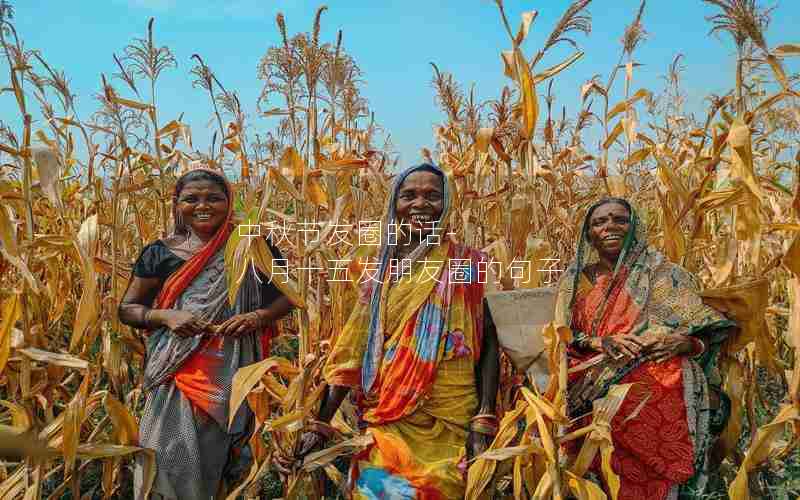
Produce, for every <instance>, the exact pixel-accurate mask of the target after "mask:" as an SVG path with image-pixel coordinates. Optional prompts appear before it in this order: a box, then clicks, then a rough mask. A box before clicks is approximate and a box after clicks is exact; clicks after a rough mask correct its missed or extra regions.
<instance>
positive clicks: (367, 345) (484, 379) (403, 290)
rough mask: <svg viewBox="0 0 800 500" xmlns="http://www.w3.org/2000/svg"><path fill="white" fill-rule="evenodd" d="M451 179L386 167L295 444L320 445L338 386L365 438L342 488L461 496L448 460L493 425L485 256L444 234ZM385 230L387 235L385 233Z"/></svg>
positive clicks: (367, 495)
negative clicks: (378, 216) (384, 199)
mask: <svg viewBox="0 0 800 500" xmlns="http://www.w3.org/2000/svg"><path fill="white" fill-rule="evenodd" d="M454 196H455V191H454V187H453V185H452V184H451V182H450V181H449V179H448V178H447V176H446V175H445V174H444V173H443V172H442V171H441V170H440V169H439V168H438V167H435V166H433V165H429V164H423V165H420V166H416V167H413V168H410V169H408V170H406V171H404V172H403V173H401V174H399V175H398V176H397V178H396V179H395V182H394V186H393V188H392V192H391V196H390V199H389V204H388V209H387V215H386V217H385V220H384V226H383V230H384V234H383V241H382V245H381V246H380V248H378V249H377V254H376V255H375V254H373V259H374V257H377V272H375V273H374V276H370V277H369V278H368V279H366V278H365V279H362V280H361V281H362V288H361V294H360V299H359V300H358V303H357V304H356V306H355V309H354V310H353V312H352V314H351V316H350V318H349V320H348V322H347V324H346V326H345V328H344V330H343V331H342V332H341V333H340V334H339V335H338V337H337V338H336V341H335V345H334V346H333V349H332V352H331V353H330V355H329V357H328V361H327V365H326V366H325V369H324V375H325V379H326V381H327V382H328V384H329V388H328V393H327V397H326V398H325V400H324V401H323V403H322V407H321V409H320V412H319V420H318V421H315V422H313V423H312V424H311V426H310V430H309V431H308V432H306V433H305V434H304V435H303V436H302V438H301V443H300V448H299V453H298V456H300V457H302V456H304V455H305V454H307V453H308V452H309V451H310V450H312V449H314V448H318V447H320V446H322V444H323V443H324V441H325V440H326V438H327V437H329V436H330V428H329V426H328V425H327V422H329V421H330V420H331V418H332V417H333V416H334V413H336V410H337V409H338V408H339V405H340V404H341V402H342V400H343V399H344V397H345V395H346V394H347V393H348V391H350V390H354V391H356V393H357V397H356V398H355V399H356V401H357V404H358V408H359V414H360V418H361V419H362V420H363V422H362V424H363V425H364V426H366V431H367V432H368V433H369V434H371V435H372V437H373V438H374V444H373V445H372V446H371V447H370V448H368V449H367V450H365V451H364V452H362V453H361V454H359V455H357V456H355V457H354V458H353V461H352V467H351V471H350V487H351V489H352V495H353V498H356V499H361V498H364V499H371V498H398V499H400V498H406V499H412V498H413V499H446V498H463V496H464V483H465V481H464V476H463V473H462V470H463V469H459V464H460V463H461V462H462V460H463V459H465V458H469V457H471V456H474V455H475V454H477V453H480V452H482V451H483V450H485V449H486V448H487V447H488V444H489V443H490V442H491V436H492V435H493V434H494V433H495V432H496V431H497V418H496V417H495V398H496V393H497V379H498V366H499V365H498V363H499V361H498V351H497V337H496V333H495V331H494V327H493V326H492V324H491V320H490V319H489V317H488V312H486V311H485V310H484V302H483V290H484V287H483V282H485V280H484V279H481V278H482V277H485V269H483V264H480V263H481V262H485V258H486V256H485V255H484V254H481V253H480V252H478V251H477V250H474V249H471V248H468V247H465V246H462V245H458V244H455V243H453V242H452V241H451V240H450V239H449V238H448V236H447V234H446V233H447V220H448V216H449V215H450V210H451V207H452V206H453V197H454ZM394 232H396V235H397V239H396V240H394V239H393V233H394Z"/></svg>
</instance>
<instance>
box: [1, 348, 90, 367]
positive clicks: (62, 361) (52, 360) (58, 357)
mask: <svg viewBox="0 0 800 500" xmlns="http://www.w3.org/2000/svg"><path fill="white" fill-rule="evenodd" d="M16 352H18V353H20V354H22V355H23V356H25V357H27V358H30V359H32V360H33V361H39V362H41V363H48V364H51V365H55V366H63V367H65V368H75V369H77V370H87V369H88V368H89V362H88V361H86V360H84V359H81V358H79V357H77V356H73V355H72V354H66V353H61V352H49V351H43V350H41V349H37V348H35V347H27V348H25V349H17V351H16ZM0 371H1V370H0Z"/></svg>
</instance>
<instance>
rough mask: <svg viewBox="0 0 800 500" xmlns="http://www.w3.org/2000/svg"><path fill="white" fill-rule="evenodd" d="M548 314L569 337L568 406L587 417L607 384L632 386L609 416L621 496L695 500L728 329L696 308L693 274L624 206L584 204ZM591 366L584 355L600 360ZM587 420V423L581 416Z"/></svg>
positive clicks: (720, 399) (715, 416)
mask: <svg viewBox="0 0 800 500" xmlns="http://www.w3.org/2000/svg"><path fill="white" fill-rule="evenodd" d="M556 317H557V318H558V319H559V320H560V321H562V322H563V324H567V325H570V326H571V328H572V330H573V333H574V338H575V341H574V343H573V345H572V346H571V348H570V352H569V358H570V364H571V366H573V367H576V366H577V365H582V366H583V367H586V366H589V365H592V366H590V367H589V368H585V369H582V370H580V371H578V372H577V373H574V374H572V376H571V378H570V384H569V410H570V414H571V415H572V416H573V417H577V416H581V415H586V414H590V413H591V411H592V402H593V401H594V400H596V399H598V398H600V397H603V396H605V394H606V392H607V391H608V388H609V387H610V386H611V385H612V384H634V385H633V386H632V388H631V389H630V390H629V392H628V396H627V398H626V399H625V401H624V403H623V404H622V407H621V408H620V410H619V412H618V413H617V415H616V417H615V418H614V420H613V421H612V438H613V442H614V453H613V457H612V468H613V469H614V472H616V473H617V474H618V475H619V478H620V483H621V487H620V491H619V499H621V500H634V499H642V500H644V499H647V500H663V499H676V498H679V496H680V497H681V498H697V497H698V496H700V495H701V493H702V492H703V490H704V488H705V486H706V483H707V479H708V478H707V463H706V462H707V456H708V450H709V445H710V443H711V442H712V438H713V436H714V434H715V433H718V432H720V431H721V430H722V427H723V425H724V422H725V420H726V418H727V415H726V409H727V408H729V404H726V403H728V400H727V398H726V397H725V396H724V394H723V393H722V392H721V391H720V390H719V379H718V376H717V375H716V371H715V368H714V362H715V357H716V354H717V353H718V351H719V346H720V344H721V342H722V341H723V340H724V339H725V338H726V336H727V334H728V332H729V331H730V329H731V328H733V327H734V326H735V325H734V323H732V322H731V321H729V320H727V319H726V318H725V317H724V316H722V315H721V314H719V313H718V312H716V311H715V310H713V309H711V308H710V307H708V306H706V305H704V304H703V302H702V301H701V299H700V297H699V288H698V285H697V282H696V280H695V279H694V277H693V276H692V275H691V274H689V273H688V272H687V271H686V270H685V269H683V268H681V267H680V266H677V265H675V264H672V263H670V262H669V261H668V260H667V259H666V258H665V257H664V256H663V255H662V254H660V253H659V252H657V251H655V250H653V249H652V248H650V247H649V246H648V245H647V240H646V236H645V231H644V229H643V228H642V227H641V224H640V222H639V219H638V217H637V216H636V213H635V211H634V210H633V208H632V207H631V205H630V204H629V203H628V202H627V201H626V200H624V199H619V198H607V199H603V200H601V201H599V202H598V203H596V204H594V205H593V206H592V207H590V208H589V210H588V211H587V214H586V218H585V220H584V224H583V228H582V230H581V235H580V241H579V244H578V249H577V252H576V257H575V261H574V262H573V263H572V264H571V265H570V267H569V268H568V269H567V271H566V272H565V273H564V276H562V279H561V281H560V283H559V293H558V300H557V306H556ZM598 354H602V355H603V357H602V362H600V364H596V363H595V364H593V363H591V362H588V361H589V360H590V359H592V358H594V360H598V359H601V358H599V357H598ZM587 423H588V422H587Z"/></svg>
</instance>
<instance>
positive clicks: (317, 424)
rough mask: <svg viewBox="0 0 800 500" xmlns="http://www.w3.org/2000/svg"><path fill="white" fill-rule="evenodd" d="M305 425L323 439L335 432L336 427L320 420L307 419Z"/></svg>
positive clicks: (328, 437) (330, 436)
mask: <svg viewBox="0 0 800 500" xmlns="http://www.w3.org/2000/svg"><path fill="white" fill-rule="evenodd" d="M306 427H308V430H310V431H311V432H316V433H317V434H320V435H321V436H322V437H324V438H325V439H330V438H332V437H333V436H334V435H335V434H336V429H335V428H334V427H333V426H332V425H330V424H328V423H325V422H322V421H320V420H309V421H308V423H307V424H306Z"/></svg>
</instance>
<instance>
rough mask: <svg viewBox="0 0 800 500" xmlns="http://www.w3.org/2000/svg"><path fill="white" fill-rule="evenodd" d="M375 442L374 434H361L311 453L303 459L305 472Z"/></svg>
mask: <svg viewBox="0 0 800 500" xmlns="http://www.w3.org/2000/svg"><path fill="white" fill-rule="evenodd" d="M374 442H375V438H373V437H372V434H369V433H366V434H360V435H358V436H355V437H352V438H350V439H348V440H346V441H342V442H341V443H338V444H335V445H333V446H331V447H329V448H326V449H324V450H321V451H317V452H315V453H309V454H308V455H307V456H306V457H305V458H304V459H303V465H302V469H303V471H305V472H311V471H313V470H315V469H318V468H320V467H325V466H326V465H328V464H330V463H331V462H333V461H334V460H336V459H337V458H339V457H340V456H342V455H352V454H354V453H358V452H360V451H362V450H365V449H367V448H368V447H369V446H372V444H373V443H374Z"/></svg>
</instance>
